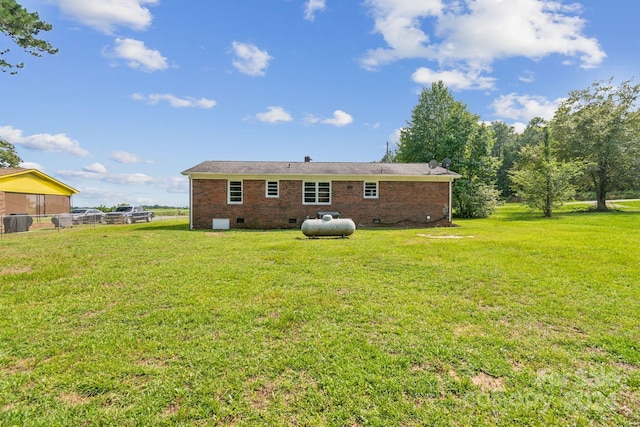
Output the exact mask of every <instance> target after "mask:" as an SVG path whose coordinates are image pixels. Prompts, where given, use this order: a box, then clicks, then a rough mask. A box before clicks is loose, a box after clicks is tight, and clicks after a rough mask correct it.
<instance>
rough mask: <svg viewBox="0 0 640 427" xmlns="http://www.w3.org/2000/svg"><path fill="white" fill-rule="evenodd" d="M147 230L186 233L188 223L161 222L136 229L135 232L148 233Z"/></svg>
mask: <svg viewBox="0 0 640 427" xmlns="http://www.w3.org/2000/svg"><path fill="white" fill-rule="evenodd" d="M149 230H154V231H158V230H173V231H188V230H189V224H188V223H178V224H176V223H162V222H153V223H149V224H145V225H144V227H137V228H136V231H149Z"/></svg>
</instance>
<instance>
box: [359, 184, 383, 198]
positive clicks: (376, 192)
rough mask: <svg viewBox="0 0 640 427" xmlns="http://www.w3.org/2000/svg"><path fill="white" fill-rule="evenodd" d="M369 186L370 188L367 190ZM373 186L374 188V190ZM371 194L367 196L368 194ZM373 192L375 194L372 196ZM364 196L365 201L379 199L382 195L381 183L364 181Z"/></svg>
mask: <svg viewBox="0 0 640 427" xmlns="http://www.w3.org/2000/svg"><path fill="white" fill-rule="evenodd" d="M367 186H369V188H367ZM371 186H373V187H374V188H373V189H372V188H371ZM368 192H369V193H370V194H368V195H367V193H368ZM371 192H373V194H371ZM362 195H363V197H364V198H365V199H377V198H378V197H379V195H380V183H379V182H378V181H364V182H363V184H362Z"/></svg>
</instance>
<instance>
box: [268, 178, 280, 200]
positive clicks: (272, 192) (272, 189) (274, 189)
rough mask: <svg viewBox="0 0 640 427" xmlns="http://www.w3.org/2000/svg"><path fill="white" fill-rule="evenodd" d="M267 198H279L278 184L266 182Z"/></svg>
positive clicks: (276, 182) (277, 182)
mask: <svg viewBox="0 0 640 427" xmlns="http://www.w3.org/2000/svg"><path fill="white" fill-rule="evenodd" d="M266 196H267V197H280V182H279V181H267V194H266Z"/></svg>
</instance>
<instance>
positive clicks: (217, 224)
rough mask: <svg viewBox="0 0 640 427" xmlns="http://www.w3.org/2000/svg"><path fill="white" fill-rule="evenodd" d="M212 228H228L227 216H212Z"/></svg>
mask: <svg viewBox="0 0 640 427" xmlns="http://www.w3.org/2000/svg"><path fill="white" fill-rule="evenodd" d="M211 228H213V229H214V230H228V229H229V218H213V224H212V226H211Z"/></svg>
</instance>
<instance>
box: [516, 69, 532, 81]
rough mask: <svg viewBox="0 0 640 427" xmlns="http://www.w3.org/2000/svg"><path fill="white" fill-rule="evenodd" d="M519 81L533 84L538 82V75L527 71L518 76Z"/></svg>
mask: <svg viewBox="0 0 640 427" xmlns="http://www.w3.org/2000/svg"><path fill="white" fill-rule="evenodd" d="M518 80H520V81H521V82H524V83H533V82H535V81H536V75H535V73H534V72H533V71H531V70H525V71H523V72H522V73H520V75H519V76H518Z"/></svg>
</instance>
